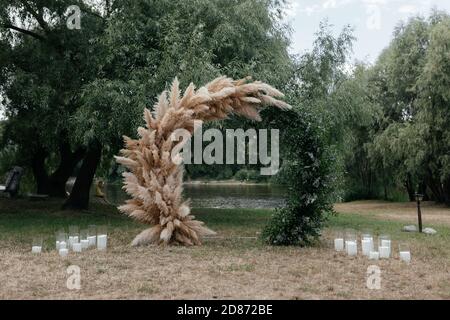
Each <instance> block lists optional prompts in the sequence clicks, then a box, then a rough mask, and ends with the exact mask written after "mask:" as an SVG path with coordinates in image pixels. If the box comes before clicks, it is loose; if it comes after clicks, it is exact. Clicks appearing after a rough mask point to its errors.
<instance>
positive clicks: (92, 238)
mask: <svg viewBox="0 0 450 320" xmlns="http://www.w3.org/2000/svg"><path fill="white" fill-rule="evenodd" d="M88 240H89V247H95V246H96V245H97V226H96V225H95V224H91V225H89V227H88Z"/></svg>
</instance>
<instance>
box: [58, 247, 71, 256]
mask: <svg viewBox="0 0 450 320" xmlns="http://www.w3.org/2000/svg"><path fill="white" fill-rule="evenodd" d="M68 254H69V249H66V248H61V249H59V255H60V256H61V257H65V256H67V255H68Z"/></svg>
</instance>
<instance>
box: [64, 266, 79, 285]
mask: <svg viewBox="0 0 450 320" xmlns="http://www.w3.org/2000/svg"><path fill="white" fill-rule="evenodd" d="M66 273H67V274H68V275H69V277H68V278H67V281H66V287H67V289H69V290H80V289H81V270H80V267H79V266H76V265H71V266H69V267H67V269H66Z"/></svg>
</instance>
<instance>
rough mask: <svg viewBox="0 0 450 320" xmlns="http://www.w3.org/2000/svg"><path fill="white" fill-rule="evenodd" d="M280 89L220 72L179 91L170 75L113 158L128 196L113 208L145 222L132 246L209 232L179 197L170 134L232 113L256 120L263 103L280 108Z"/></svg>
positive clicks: (193, 239) (190, 241)
mask: <svg viewBox="0 0 450 320" xmlns="http://www.w3.org/2000/svg"><path fill="white" fill-rule="evenodd" d="M278 97H283V94H282V93H281V92H280V91H278V90H276V89H275V88H273V87H271V86H270V85H268V84H265V83H262V82H259V81H254V82H252V81H251V79H250V78H246V79H242V80H237V81H235V80H232V79H230V78H227V77H220V78H217V79H215V80H213V81H212V82H210V83H208V84H207V85H205V86H204V87H201V88H200V89H198V90H196V89H195V86H194V85H193V84H192V83H191V84H190V85H189V86H188V87H187V89H186V91H185V92H184V94H183V96H180V89H179V82H178V80H177V79H176V78H175V80H174V81H173V83H172V86H171V89H170V92H167V91H164V92H163V93H162V94H161V95H160V96H159V99H158V102H157V103H156V105H155V107H154V114H152V113H151V112H150V111H149V110H148V109H145V110H144V119H145V122H146V127H145V128H142V127H140V128H138V134H139V136H140V138H139V139H138V140H133V139H130V138H128V137H124V140H125V149H122V150H121V155H122V156H120V157H116V160H117V162H118V163H120V164H122V165H124V166H125V167H126V168H128V169H129V172H124V173H123V177H124V186H123V188H124V190H125V191H126V192H127V193H128V194H129V195H130V196H131V199H130V200H127V201H126V203H125V204H124V205H122V206H120V207H119V210H120V211H121V212H123V213H125V214H127V215H129V216H130V217H132V218H133V219H136V220H137V221H140V222H142V223H144V224H148V225H150V226H151V227H150V228H149V229H146V230H144V231H142V232H141V233H140V234H139V235H137V236H136V238H135V239H134V240H133V242H132V245H134V246H137V245H146V244H181V245H200V244H201V238H202V236H205V235H213V234H215V232H214V231H212V230H210V229H208V228H207V227H205V226H204V224H203V222H201V221H198V220H195V217H194V216H192V215H191V214H190V213H191V211H190V207H189V203H188V201H183V199H182V191H183V166H182V165H177V164H176V163H175V162H176V161H172V154H171V153H172V149H173V148H174V147H175V146H176V145H177V144H178V142H177V141H173V139H172V137H171V134H172V133H173V132H174V131H175V130H177V129H186V130H188V131H189V132H190V133H191V134H192V133H193V132H194V121H214V120H222V119H225V118H227V117H228V116H229V115H230V114H233V113H235V114H238V115H241V116H244V117H246V118H249V119H252V120H256V121H260V120H261V118H260V116H259V110H260V109H261V107H262V106H264V105H271V106H275V107H278V108H280V109H288V108H290V106H289V105H288V104H286V103H285V102H283V101H280V100H278V99H276V98H278Z"/></svg>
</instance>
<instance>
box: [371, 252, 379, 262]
mask: <svg viewBox="0 0 450 320" xmlns="http://www.w3.org/2000/svg"><path fill="white" fill-rule="evenodd" d="M369 259H370V260H378V259H380V254H379V253H378V251H370V253H369Z"/></svg>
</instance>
